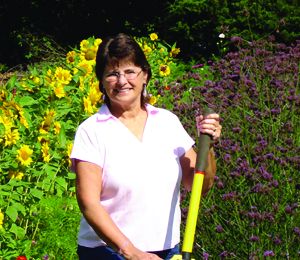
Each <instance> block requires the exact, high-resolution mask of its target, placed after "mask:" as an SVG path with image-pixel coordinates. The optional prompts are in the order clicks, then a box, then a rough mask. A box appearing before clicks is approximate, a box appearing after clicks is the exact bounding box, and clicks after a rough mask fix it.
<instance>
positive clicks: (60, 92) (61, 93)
mask: <svg viewBox="0 0 300 260" xmlns="http://www.w3.org/2000/svg"><path fill="white" fill-rule="evenodd" d="M54 94H55V96H57V97H58V98H63V97H65V96H66V92H65V89H64V86H63V85H62V84H57V85H56V86H55V87H54Z"/></svg>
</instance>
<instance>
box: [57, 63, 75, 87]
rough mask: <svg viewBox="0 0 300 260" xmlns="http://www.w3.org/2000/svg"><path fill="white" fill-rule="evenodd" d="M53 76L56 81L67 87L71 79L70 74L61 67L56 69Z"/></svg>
mask: <svg viewBox="0 0 300 260" xmlns="http://www.w3.org/2000/svg"><path fill="white" fill-rule="evenodd" d="M54 76H55V78H56V80H57V81H58V82H59V83H61V84H63V85H68V84H69V83H70V81H71V79H72V76H71V72H70V71H69V70H65V69H63V68H62V67H57V68H56V70H55V74H54Z"/></svg>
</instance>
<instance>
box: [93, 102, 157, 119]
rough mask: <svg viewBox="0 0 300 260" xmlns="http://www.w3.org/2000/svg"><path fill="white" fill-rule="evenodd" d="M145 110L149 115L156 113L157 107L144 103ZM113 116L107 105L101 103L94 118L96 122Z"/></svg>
mask: <svg viewBox="0 0 300 260" xmlns="http://www.w3.org/2000/svg"><path fill="white" fill-rule="evenodd" d="M146 110H147V113H148V116H149V115H155V114H157V113H158V111H159V109H158V108H156V107H154V106H152V105H150V104H146ZM113 118H115V117H114V116H113V115H112V113H111V112H110V111H109V109H108V107H107V105H106V104H103V105H102V106H101V107H100V109H99V111H98V112H97V114H96V120H97V122H103V121H107V120H109V119H113Z"/></svg>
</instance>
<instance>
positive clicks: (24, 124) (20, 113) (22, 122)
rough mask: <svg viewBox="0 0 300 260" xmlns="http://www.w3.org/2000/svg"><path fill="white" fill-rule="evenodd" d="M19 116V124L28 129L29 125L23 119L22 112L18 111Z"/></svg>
mask: <svg viewBox="0 0 300 260" xmlns="http://www.w3.org/2000/svg"><path fill="white" fill-rule="evenodd" d="M19 115H20V123H21V124H22V125H23V126H25V127H26V128H27V129H28V128H29V124H28V122H27V120H26V118H25V117H24V111H20V112H19Z"/></svg>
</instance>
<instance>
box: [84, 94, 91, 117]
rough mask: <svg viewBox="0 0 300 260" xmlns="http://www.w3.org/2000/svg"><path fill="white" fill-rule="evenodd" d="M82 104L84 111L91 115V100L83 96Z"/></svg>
mask: <svg viewBox="0 0 300 260" xmlns="http://www.w3.org/2000/svg"><path fill="white" fill-rule="evenodd" d="M83 105H84V111H85V112H86V113H87V114H89V115H91V114H93V112H94V109H93V106H92V102H91V100H90V99H89V98H88V97H87V98H86V97H84V98H83Z"/></svg>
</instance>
